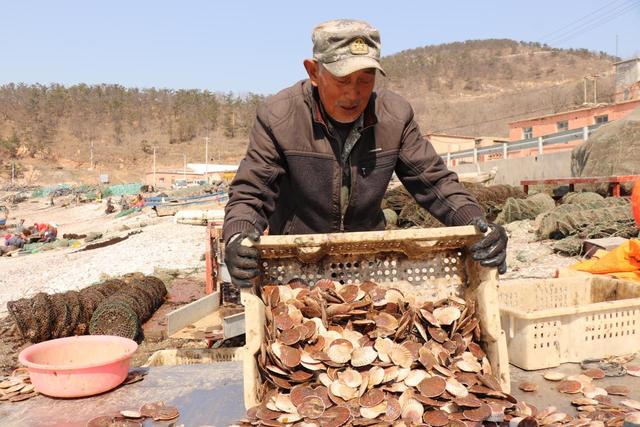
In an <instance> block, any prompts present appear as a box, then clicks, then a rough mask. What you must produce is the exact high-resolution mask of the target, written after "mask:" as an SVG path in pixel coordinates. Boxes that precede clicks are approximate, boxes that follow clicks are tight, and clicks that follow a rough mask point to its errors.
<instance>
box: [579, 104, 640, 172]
mask: <svg viewBox="0 0 640 427" xmlns="http://www.w3.org/2000/svg"><path fill="white" fill-rule="evenodd" d="M638 165H640V108H636V109H635V110H634V111H633V112H632V113H631V114H629V115H628V116H626V117H624V118H622V119H619V120H615V121H613V122H611V123H607V124H606V125H604V126H602V127H601V128H599V129H598V130H596V131H595V132H594V133H593V135H591V136H590V137H589V139H588V140H587V141H585V142H584V143H582V144H580V145H578V146H577V147H576V148H574V149H573V151H572V152H571V172H572V176H612V175H635V174H637V173H638Z"/></svg>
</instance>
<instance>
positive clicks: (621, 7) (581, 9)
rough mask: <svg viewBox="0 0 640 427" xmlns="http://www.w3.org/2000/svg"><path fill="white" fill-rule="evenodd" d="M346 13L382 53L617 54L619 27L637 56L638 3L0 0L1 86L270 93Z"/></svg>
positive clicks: (623, 49) (297, 70)
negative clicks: (493, 42)
mask: <svg viewBox="0 0 640 427" xmlns="http://www.w3.org/2000/svg"><path fill="white" fill-rule="evenodd" d="M347 17H349V18H359V19H365V20H368V21H369V22H371V23H372V24H373V25H374V26H376V27H378V29H379V30H380V32H381V35H382V42H383V48H382V53H383V55H388V54H391V53H395V52H399V51H401V50H405V49H411V48H414V47H420V46H425V45H432V44H440V43H446V42H453V41H464V40H469V39H486V38H510V39H514V40H525V41H540V42H550V43H549V44H551V45H552V46H556V47H576V48H587V49H589V50H596V51H600V50H602V51H605V52H608V53H610V54H615V51H616V34H617V35H618V55H619V56H621V57H623V58H625V59H626V58H630V57H632V56H635V55H640V0H601V1H596V0H570V1H563V0H555V1H550V0H536V1H528V2H524V1H518V0H510V1H509V0H498V1H478V0H474V1H467V0H465V1H445V2H442V1H439V2H434V1H404V0H394V1H377V0H369V1H366V2H364V1H348V0H338V1H333V0H324V1H316V2H303V1H276V0H271V1H241V0H232V1H229V0H226V1H181V2H178V1H162V0H156V1H143V0H140V1H131V0H129V1H121V0H110V1H102V2H97V1H87V0H84V1H71V0H69V1H64V0H58V1H44V0H43V1H28V0H21V1H12V2H5V4H4V5H3V6H2V8H1V9H0V84H2V83H8V82H16V83H17V82H25V83H36V82H39V83H52V82H56V83H62V84H65V85H71V84H76V83H81V82H84V83H88V84H94V83H118V84H122V85H124V86H128V87H131V86H136V87H152V86H153V87H166V88H174V89H180V88H198V89H209V90H213V91H234V92H236V93H237V92H241V93H242V92H246V91H253V92H259V93H273V92H275V91H277V90H279V89H280V88H283V87H286V86H288V85H289V84H291V83H293V82H294V81H296V80H298V79H301V78H304V77H305V73H304V69H303V67H302V60H303V59H304V58H306V57H309V56H310V52H311V41H310V34H311V29H312V28H313V26H314V25H315V24H316V23H319V22H322V21H325V20H328V19H333V18H347ZM576 21H577V22H576Z"/></svg>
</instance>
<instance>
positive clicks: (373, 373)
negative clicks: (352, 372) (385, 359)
mask: <svg viewBox="0 0 640 427" xmlns="http://www.w3.org/2000/svg"><path fill="white" fill-rule="evenodd" d="M384 377H385V371H384V369H383V368H381V367H380V366H373V367H372V368H371V369H369V387H374V386H377V385H378V384H382V382H383V381H384Z"/></svg>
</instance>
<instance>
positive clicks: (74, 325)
mask: <svg viewBox="0 0 640 427" xmlns="http://www.w3.org/2000/svg"><path fill="white" fill-rule="evenodd" d="M123 286H126V283H125V282H123V281H122V280H115V279H112V280H108V281H106V282H103V283H100V284H97V285H91V286H88V287H87V288H85V289H82V290H81V291H67V292H64V293H56V294H51V295H48V294H46V293H43V292H40V293H38V294H36V295H35V296H33V297H32V298H22V299H19V300H16V301H9V302H8V303H7V309H8V310H9V315H10V317H11V318H12V319H13V321H14V323H15V324H16V326H17V327H18V331H20V334H21V335H22V337H23V338H25V339H27V340H29V341H31V342H33V343H38V342H41V341H46V340H48V339H52V338H62V337H68V336H71V335H82V334H84V333H86V331H87V329H88V324H89V320H90V319H91V316H92V315H93V312H94V311H95V309H96V308H97V307H98V305H99V304H100V303H101V302H103V301H104V300H105V299H106V298H108V297H110V296H111V295H113V294H114V293H115V292H117V291H118V290H119V289H121V288H122V287H123Z"/></svg>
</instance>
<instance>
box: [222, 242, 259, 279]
mask: <svg viewBox="0 0 640 427" xmlns="http://www.w3.org/2000/svg"><path fill="white" fill-rule="evenodd" d="M245 238H248V239H249V240H251V241H253V242H257V241H258V239H259V238H260V234H258V231H257V230H253V231H249V232H243V233H240V234H238V235H236V236H233V237H232V238H231V240H230V241H229V243H228V244H227V247H226V249H225V253H224V262H225V264H226V266H227V270H229V275H231V282H232V283H233V284H234V285H237V286H240V287H241V288H250V287H251V286H252V284H251V279H253V278H254V277H257V276H258V274H260V271H259V270H258V256H259V252H258V250H257V249H256V248H254V247H252V246H244V245H243V244H242V241H243V240H244V239H245Z"/></svg>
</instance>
